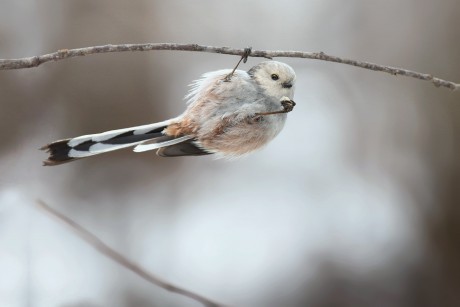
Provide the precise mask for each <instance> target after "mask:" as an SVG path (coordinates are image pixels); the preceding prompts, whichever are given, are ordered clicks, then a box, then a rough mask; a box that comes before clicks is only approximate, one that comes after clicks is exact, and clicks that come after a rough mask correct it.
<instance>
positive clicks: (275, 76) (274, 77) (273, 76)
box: [271, 74, 280, 81]
mask: <svg viewBox="0 0 460 307" xmlns="http://www.w3.org/2000/svg"><path fill="white" fill-rule="evenodd" d="M271 77H272V80H275V81H276V80H278V79H279V78H280V77H279V76H278V75H277V74H272V76H271Z"/></svg>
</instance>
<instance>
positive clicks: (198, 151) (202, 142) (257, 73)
mask: <svg viewBox="0 0 460 307" xmlns="http://www.w3.org/2000/svg"><path fill="white" fill-rule="evenodd" d="M295 78H296V76H295V72H294V70H293V69H292V68H291V67H290V66H289V65H286V64H284V63H280V62H276V61H266V62H262V63H260V64H258V65H256V66H254V67H252V68H251V69H249V71H247V72H246V71H242V70H235V69H234V70H233V71H232V70H218V71H214V72H208V73H206V74H204V75H203V76H202V78H201V79H199V80H197V81H195V82H194V83H192V88H191V90H190V92H189V94H188V95H187V96H186V99H188V107H187V109H186V110H185V112H184V113H183V114H182V115H179V116H178V117H175V118H172V119H169V120H166V121H163V122H159V123H155V124H149V125H143V126H138V127H131V128H125V129H118V130H111V131H107V132H103V133H98V134H90V135H83V136H79V137H76V138H71V139H65V140H60V141H55V142H53V143H51V144H48V145H45V146H44V147H43V148H42V149H43V150H46V151H48V152H49V154H50V155H49V157H48V159H47V160H46V161H44V165H57V164H61V163H65V162H70V161H74V160H76V159H80V158H85V157H89V156H93V155H97V154H101V153H105V152H109V151H113V150H118V149H122V148H126V147H131V146H135V147H134V151H135V152H142V151H147V150H154V149H158V150H157V154H158V155H159V156H162V157H177V156H199V155H208V154H216V155H217V156H218V157H230V158H231V157H238V156H242V155H244V154H247V153H249V152H251V151H254V150H256V149H259V148H261V147H262V146H264V145H265V144H267V143H268V142H269V141H270V140H272V139H273V138H274V137H275V136H276V135H277V134H278V133H279V132H280V131H281V129H282V128H283V126H284V123H285V121H286V117H287V116H286V113H288V112H290V111H292V109H293V108H294V106H295V102H294V101H293V100H292V98H293V95H294V82H295Z"/></svg>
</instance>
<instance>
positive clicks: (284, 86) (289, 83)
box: [281, 82, 292, 88]
mask: <svg viewBox="0 0 460 307" xmlns="http://www.w3.org/2000/svg"><path fill="white" fill-rule="evenodd" d="M281 85H282V86H283V88H291V87H292V83H291V82H283V83H282V84H281Z"/></svg>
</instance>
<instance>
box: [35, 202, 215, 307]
mask: <svg viewBox="0 0 460 307" xmlns="http://www.w3.org/2000/svg"><path fill="white" fill-rule="evenodd" d="M36 203H37V205H38V207H39V208H40V209H42V210H44V211H45V212H46V213H48V214H50V215H51V216H53V217H55V218H57V219H58V220H59V221H61V222H62V223H64V224H66V225H67V226H69V227H70V228H71V229H72V230H73V231H74V232H75V233H76V234H77V235H78V236H79V237H80V238H82V239H83V240H84V241H86V242H87V243H89V244H90V245H91V246H92V247H94V248H95V249H96V250H97V251H99V252H100V253H102V254H104V255H105V256H107V257H108V258H110V259H112V260H113V261H115V262H116V263H118V264H120V265H122V266H124V267H125V268H127V269H128V270H131V271H132V272H134V273H135V274H137V275H139V276H140V277H142V278H144V279H145V280H147V281H148V282H150V283H152V284H154V285H156V286H158V287H160V288H163V289H165V290H166V291H170V292H174V293H177V294H181V295H183V296H186V297H188V298H191V299H193V300H195V301H197V302H200V303H201V304H203V306H206V307H223V306H224V305H222V304H219V303H216V302H213V301H211V300H210V299H207V298H205V297H203V296H201V295H199V294H196V293H193V292H191V291H189V290H185V289H183V288H180V287H178V286H175V285H173V284H171V283H169V282H167V281H164V280H162V279H161V278H159V277H157V276H155V275H153V274H152V273H149V272H148V271H147V270H145V269H144V268H142V267H141V266H139V265H137V264H136V263H134V262H132V261H131V260H129V259H127V258H126V257H125V256H123V255H121V254H120V253H118V252H116V251H115V250H113V249H112V248H110V247H109V246H108V245H107V244H105V243H104V242H102V241H101V240H100V239H99V238H98V237H96V236H95V235H93V234H92V233H91V232H89V231H88V230H86V229H85V228H83V227H82V226H81V225H79V224H77V223H76V222H75V221H73V220H72V219H70V218H69V217H67V216H65V215H64V214H62V213H60V212H59V211H56V210H55V209H53V208H51V207H50V206H48V205H47V204H46V203H45V202H44V201H42V200H37V202H36Z"/></svg>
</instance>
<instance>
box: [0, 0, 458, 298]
mask: <svg viewBox="0 0 460 307" xmlns="http://www.w3.org/2000/svg"><path fill="white" fill-rule="evenodd" d="M459 14H460V2H459V1H458V0H443V1H437V2H436V1H420V0H403V1H396V0H390V1H377V0H375V1H374V0H371V1H362V0H361V1H360V0H352V1H346V2H344V1H340V0H327V1H318V0H310V1H263V2H262V1H260V2H248V1H243V0H241V1H227V2H221V1H204V0H201V1H185V0H183V1H147V0H142V1H132V2H127V1H122V0H116V1H114V0H111V1H109V0H101V1H89V0H78V1H77V0H69V1H52V0H42V1H33V0H21V1H14V0H2V1H1V2H0V58H17V57H24V56H32V55H39V54H44V53H49V52H53V51H56V50H58V49H64V48H78V47H86V46H92V45H102V44H107V43H112V44H116V43H142V42H177V43H198V44H205V45H214V46H232V47H235V48H243V47H247V46H252V47H253V48H254V49H267V50H304V51H324V52H326V53H330V54H333V55H338V56H342V57H348V58H352V59H359V60H364V61H371V62H376V63H380V64H386V65H391V66H400V67H405V68H408V69H414V70H418V71H421V72H427V73H431V74H434V75H436V76H439V77H441V78H445V79H449V80H453V81H457V82H459V81H460V39H459V31H458V29H460V19H459V18H458V16H459ZM237 60H238V57H236V56H228V55H216V54H206V53H190V52H170V51H153V52H145V53H115V54H104V55H94V56H88V57H84V58H74V59H70V60H65V61H60V62H57V63H47V64H44V65H42V66H40V67H38V68H34V69H24V70H17V71H0V108H1V109H0V110H1V111H0V138H1V142H0V174H1V175H0V306H11V307H22V306H28V307H29V306H30V307H54V306H59V307H61V306H62V307H77V306H79V307H82V306H85V307H86V306H89V307H99V306H112V307H122V306H134V307H138V306H141V307H142V306H199V304H197V303H196V302H194V301H191V300H189V299H187V298H183V297H181V296H179V295H176V294H172V293H169V292H166V291H164V290H162V289H159V288H156V287H154V286H152V285H150V284H148V283H147V282H145V281H144V280H142V279H141V278H139V277H138V276H136V275H134V274H133V273H131V272H129V271H127V270H126V269H125V268H122V267H120V266H118V265H117V264H115V263H113V262H112V261H111V260H109V259H107V258H106V257H105V256H103V255H101V254H99V253H98V252H96V251H95V250H93V249H92V247H90V246H88V245H87V244H86V243H85V242H83V241H82V240H81V239H79V238H78V237H76V236H75V234H74V233H72V232H71V231H68V229H66V228H65V227H63V225H61V224H60V223H57V222H56V221H55V220H53V219H50V218H49V217H48V216H47V215H45V214H43V212H40V211H39V210H37V209H36V208H35V207H34V202H35V200H36V199H38V198H39V199H43V200H44V201H46V202H47V203H48V204H49V205H50V206H52V207H54V208H56V209H58V210H60V211H62V212H64V213H65V214H66V215H68V216H70V217H72V218H73V219H75V220H76V221H78V222H79V223H81V224H82V225H84V226H85V227H86V228H87V229H89V230H90V231H92V232H93V233H95V234H96V235H98V236H99V237H100V238H101V239H103V240H104V241H105V242H106V243H107V244H109V245H110V246H112V247H114V248H115V249H116V250H118V251H120V252H121V253H123V254H124V255H126V256H127V257H129V258H131V259H133V260H135V261H136V262H137V263H139V264H141V265H142V266H144V267H145V268H147V269H149V270H151V271H152V272H154V273H156V274H158V275H159V276H161V277H162V278H165V279H167V280H169V281H171V282H174V283H175V284H178V285H180V286H183V287H184V288H187V289H189V290H192V291H195V292H197V293H200V294H202V295H204V296H207V297H210V298H213V299H214V300H216V301H219V302H222V303H226V304H229V305H232V306H266V307H272V306H273V307H280V306H393V307H397V306H401V307H403V306H404V307H406V306H417V307H423V306H459V305H460V294H459V293H460V263H459V261H458V259H460V202H459V199H460V192H459V180H460V164H459V159H458V156H459V149H460V146H459V145H460V138H459V133H460V94H459V93H458V92H451V91H449V90H447V89H437V88H435V87H434V86H432V85H431V84H429V83H427V82H422V81H417V80H414V79H408V78H403V77H393V76H390V75H388V74H383V73H377V72H371V71H367V70H362V69H357V68H353V67H349V66H344V65H340V64H334V63H328V62H319V61H312V60H305V59H279V60H282V61H284V62H286V63H288V64H289V65H291V66H292V67H293V68H294V69H295V70H296V72H297V87H296V94H295V101H296V102H297V106H296V108H295V110H294V111H293V112H292V113H290V114H289V116H288V122H287V125H286V127H285V129H284V130H283V131H282V133H281V134H280V135H279V136H278V137H277V138H276V139H275V140H274V141H273V142H271V143H270V144H269V145H268V146H267V147H266V148H264V149H263V150H261V151H259V152H256V153H254V154H252V155H250V156H248V157H247V158H244V159H241V160H236V161H230V162H229V161H223V160H214V159H213V158H212V157H211V156H204V157H185V158H174V159H173V158H171V159H165V158H160V157H157V156H156V155H155V154H154V153H153V152H147V153H143V154H135V153H133V152H131V151H130V150H124V151H121V152H116V153H110V154H106V155H102V156H98V157H94V158H91V159H84V160H81V161H77V162H74V163H70V164H67V165H62V166H57V167H42V165H41V161H42V160H43V159H44V158H46V155H45V154H44V153H43V152H40V151H38V150H37V149H38V148H39V147H41V146H42V145H44V144H46V143H48V142H50V141H53V140H56V139H61V138H66V137H73V136H78V135H82V134H88V133H95V132H102V131H106V130H110V129H115V128H124V127H129V126H134V125H141V124H146V123H151V122H155V121H161V120H164V119H167V118H170V117H173V116H176V115H178V114H180V113H181V112H182V111H183V109H184V104H185V102H184V101H183V96H184V95H185V94H186V93H187V90H188V87H187V85H188V84H189V83H190V82H191V81H192V80H193V79H196V78H198V77H199V76H200V75H201V74H202V73H204V72H206V71H210V70H217V69H222V68H231V67H233V66H234V65H235V63H236V61H237ZM259 61H261V59H258V58H250V59H249V61H248V63H247V64H244V65H243V66H240V68H241V69H249V68H250V67H251V66H252V65H255V64H256V63H258V62H259Z"/></svg>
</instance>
